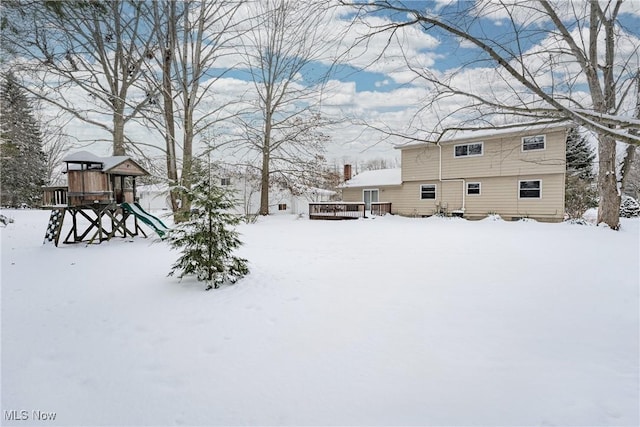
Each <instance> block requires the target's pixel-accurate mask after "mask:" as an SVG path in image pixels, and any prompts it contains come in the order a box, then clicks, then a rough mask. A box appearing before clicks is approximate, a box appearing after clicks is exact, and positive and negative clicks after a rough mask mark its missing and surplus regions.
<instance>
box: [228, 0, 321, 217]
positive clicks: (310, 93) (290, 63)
mask: <svg viewBox="0 0 640 427" xmlns="http://www.w3.org/2000/svg"><path fill="white" fill-rule="evenodd" d="M250 5H251V18H252V20H251V27H250V28H249V29H248V31H247V32H246V33H245V34H244V35H243V40H244V42H243V47H242V57H243V61H244V63H243V67H244V68H245V70H246V72H247V73H248V74H249V75H250V78H251V81H252V83H253V88H254V90H255V95H256V97H257V100H256V102H255V109H254V110H253V111H251V112H249V113H247V114H245V115H244V116H243V119H242V122H241V124H240V127H241V128H242V129H243V144H244V145H245V146H246V147H247V148H248V149H249V150H250V151H252V152H254V153H259V157H260V162H259V163H260V168H261V170H260V175H261V188H260V214H261V215H268V214H269V188H270V185H271V178H272V176H273V175H274V174H275V173H277V174H279V175H280V177H279V179H280V180H285V181H286V179H287V178H286V176H291V173H299V172H300V171H301V169H305V170H309V169H308V167H309V165H310V164H311V163H314V158H315V156H316V155H320V154H321V144H320V143H321V142H322V140H323V138H315V137H313V136H311V137H308V136H309V135H310V134H312V133H313V131H314V130H316V129H319V128H320V127H321V126H322V124H323V123H322V122H323V121H322V120H321V119H320V116H319V114H318V107H319V99H320V96H319V95H320V91H321V88H322V85H323V83H324V80H325V78H326V76H327V72H326V71H323V70H322V67H320V66H319V67H316V68H315V69H311V65H313V64H320V62H321V61H323V60H327V59H328V53H329V50H330V48H331V39H332V38H331V37H330V36H329V32H328V31H329V29H328V27H327V26H326V25H325V19H326V17H327V15H328V14H330V13H331V9H330V8H328V6H327V3H326V2H315V1H295V0H261V1H256V2H253V3H251V4H250ZM276 164H277V166H276ZM305 165H306V166H305ZM287 172H290V173H289V174H287Z"/></svg>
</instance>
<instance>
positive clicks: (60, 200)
mask: <svg viewBox="0 0 640 427" xmlns="http://www.w3.org/2000/svg"><path fill="white" fill-rule="evenodd" d="M67 191H68V188H67V187H66V186H62V185H60V186H52V187H43V188H42V206H45V207H48V206H64V205H66V204H67Z"/></svg>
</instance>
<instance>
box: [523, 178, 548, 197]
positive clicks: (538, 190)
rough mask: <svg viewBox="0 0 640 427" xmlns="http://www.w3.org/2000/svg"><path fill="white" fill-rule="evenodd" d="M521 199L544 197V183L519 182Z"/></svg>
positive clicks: (534, 181) (535, 181)
mask: <svg viewBox="0 0 640 427" xmlns="http://www.w3.org/2000/svg"><path fill="white" fill-rule="evenodd" d="M518 185H519V188H520V198H521V199H539V198H541V197H542V181H540V180H539V179H536V180H532V181H519V182H518Z"/></svg>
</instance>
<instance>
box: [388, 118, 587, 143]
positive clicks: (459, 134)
mask: <svg viewBox="0 0 640 427" xmlns="http://www.w3.org/2000/svg"><path fill="white" fill-rule="evenodd" d="M572 126H575V125H574V124H573V122H569V121H564V122H559V123H537V122H534V123H522V124H514V125H511V126H508V127H503V128H489V129H487V128H483V129H471V130H461V131H452V132H450V133H448V134H447V136H446V137H444V138H442V139H441V140H440V143H450V142H462V141H468V140H481V139H483V138H490V137H494V136H512V135H513V136H515V135H523V134H527V133H532V132H549V131H553V130H559V129H569V128H570V127H572ZM437 142H438V141H425V142H419V143H412V144H404V145H402V144H400V145H396V146H394V148H395V149H397V150H403V149H406V148H416V147H424V146H426V145H432V144H435V143H437Z"/></svg>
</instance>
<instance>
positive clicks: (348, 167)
mask: <svg viewBox="0 0 640 427" xmlns="http://www.w3.org/2000/svg"><path fill="white" fill-rule="evenodd" d="M350 179H351V165H344V180H345V182H346V181H349V180H350Z"/></svg>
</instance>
